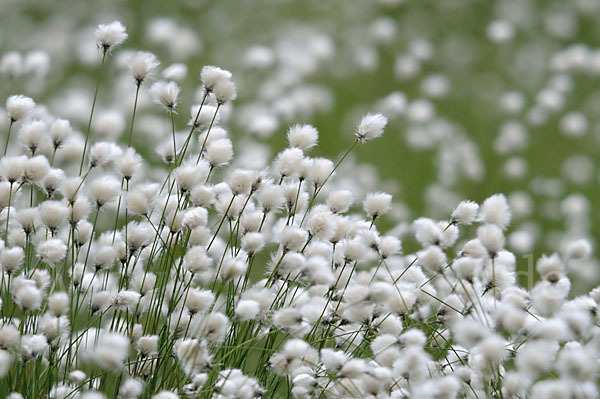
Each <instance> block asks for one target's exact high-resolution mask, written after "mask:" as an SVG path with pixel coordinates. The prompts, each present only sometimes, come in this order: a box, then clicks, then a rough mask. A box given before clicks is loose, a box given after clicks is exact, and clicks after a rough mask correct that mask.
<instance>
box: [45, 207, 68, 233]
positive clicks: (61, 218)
mask: <svg viewBox="0 0 600 399" xmlns="http://www.w3.org/2000/svg"><path fill="white" fill-rule="evenodd" d="M68 214H69V210H68V209H67V206H66V205H65V204H64V203H63V202H62V201H44V202H42V204H41V205H40V218H41V220H42V223H44V225H45V226H46V227H47V228H48V229H49V230H50V231H55V230H56V229H58V228H59V227H60V225H61V224H62V223H64V222H66V220H67V216H68Z"/></svg>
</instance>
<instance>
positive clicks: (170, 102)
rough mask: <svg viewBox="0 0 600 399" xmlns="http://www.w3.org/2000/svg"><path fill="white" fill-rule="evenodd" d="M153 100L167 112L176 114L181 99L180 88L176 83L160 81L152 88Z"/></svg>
mask: <svg viewBox="0 0 600 399" xmlns="http://www.w3.org/2000/svg"><path fill="white" fill-rule="evenodd" d="M150 95H151V96H152V100H153V101H154V102H155V103H157V104H158V105H160V106H162V107H163V108H164V109H165V110H166V111H167V112H173V113H175V108H176V107H177V101H178V97H179V86H178V85H177V83H175V82H166V81H164V80H159V81H158V82H156V83H154V84H153V85H152V86H151V87H150Z"/></svg>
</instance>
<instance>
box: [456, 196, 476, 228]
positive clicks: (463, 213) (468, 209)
mask: <svg viewBox="0 0 600 399" xmlns="http://www.w3.org/2000/svg"><path fill="white" fill-rule="evenodd" d="M477 211H479V204H477V203H476V202H473V201H462V202H461V203H460V204H458V205H457V207H456V208H454V211H453V212H452V216H451V217H452V219H451V222H452V223H453V224H462V225H469V224H471V223H473V222H474V221H475V218H476V217H477Z"/></svg>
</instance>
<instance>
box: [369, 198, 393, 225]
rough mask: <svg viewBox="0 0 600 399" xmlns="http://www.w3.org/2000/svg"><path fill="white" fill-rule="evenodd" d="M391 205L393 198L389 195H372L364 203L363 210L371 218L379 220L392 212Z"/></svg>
mask: <svg viewBox="0 0 600 399" xmlns="http://www.w3.org/2000/svg"><path fill="white" fill-rule="evenodd" d="M391 203H392V196H391V195H389V194H386V193H370V194H367V197H366V198H365V200H364V202H363V209H364V210H365V213H366V214H367V216H368V217H369V218H371V219H377V218H378V217H379V216H381V215H384V214H385V213H387V212H388V211H389V210H390V207H391Z"/></svg>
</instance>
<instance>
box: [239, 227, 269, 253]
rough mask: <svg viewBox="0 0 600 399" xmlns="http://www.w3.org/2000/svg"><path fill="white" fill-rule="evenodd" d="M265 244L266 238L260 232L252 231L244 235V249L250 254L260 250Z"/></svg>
mask: <svg viewBox="0 0 600 399" xmlns="http://www.w3.org/2000/svg"><path fill="white" fill-rule="evenodd" d="M264 245H265V239H264V237H263V235H262V234H261V233H259V232H250V233H246V234H244V236H243V237H242V249H243V250H244V251H246V252H248V253H249V254H255V253H257V252H260V250H261V249H263V247H264Z"/></svg>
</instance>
